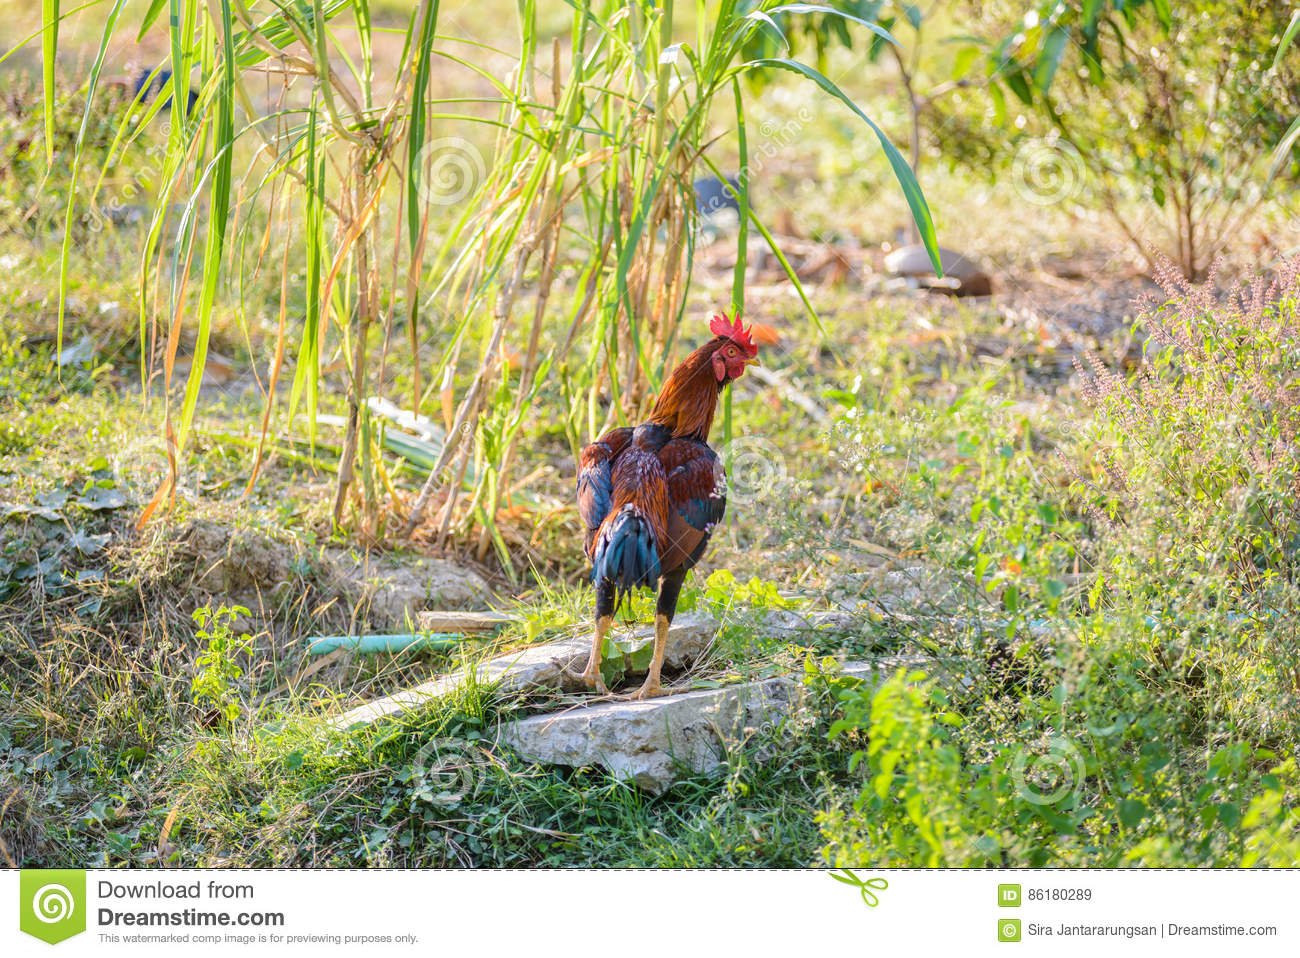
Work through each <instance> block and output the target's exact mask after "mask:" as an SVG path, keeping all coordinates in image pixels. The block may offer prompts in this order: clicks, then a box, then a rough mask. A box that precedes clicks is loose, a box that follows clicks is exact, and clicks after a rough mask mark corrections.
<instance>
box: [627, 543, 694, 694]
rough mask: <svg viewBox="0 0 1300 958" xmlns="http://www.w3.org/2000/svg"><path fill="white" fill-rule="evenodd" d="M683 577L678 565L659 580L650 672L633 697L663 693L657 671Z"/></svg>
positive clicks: (661, 661)
mask: <svg viewBox="0 0 1300 958" xmlns="http://www.w3.org/2000/svg"><path fill="white" fill-rule="evenodd" d="M685 579H686V567H685V566H678V567H677V568H676V569H674V570H673V571H672V572H669V573H667V574H665V575H664V577H663V578H662V579H660V580H659V600H658V601H657V602H656V603H655V650H654V657H653V658H651V660H650V673H649V674H648V675H647V676H646V677H645V684H644V685H642V686H641V688H640V690H639V691H637V692H636V694H634V695H633V696H632V698H634V699H648V698H652V697H653V696H656V695H664V694H665V692H664V689H663V686H662V685H660V684H659V671H660V669H662V668H663V665H664V647H665V646H666V645H667V644H668V626H670V625H672V622H673V616H674V615H675V614H676V612H677V597H678V596H679V595H681V591H682V582H684V581H685Z"/></svg>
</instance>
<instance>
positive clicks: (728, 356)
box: [709, 313, 759, 383]
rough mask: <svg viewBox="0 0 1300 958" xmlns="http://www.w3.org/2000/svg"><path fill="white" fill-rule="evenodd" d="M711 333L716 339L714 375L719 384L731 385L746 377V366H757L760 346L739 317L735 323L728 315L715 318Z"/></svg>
mask: <svg viewBox="0 0 1300 958" xmlns="http://www.w3.org/2000/svg"><path fill="white" fill-rule="evenodd" d="M709 331H710V332H712V333H713V335H714V336H715V337H716V338H715V339H714V340H713V346H714V349H713V358H712V362H713V374H714V375H715V376H717V377H718V382H719V383H729V382H732V381H733V380H736V379H739V378H740V377H741V376H742V375H744V372H745V367H746V366H757V365H759V362H758V346H757V345H755V343H754V340H753V339H752V338H751V337H750V335H749V330H748V329H746V328H745V327H744V326H742V325H741V323H740V317H739V316H737V317H736V319H735V320H734V321H732V320H730V319H728V318H727V314H726V313H720V314H719V315H717V316H714V317H713V321H712V322H710V323H709Z"/></svg>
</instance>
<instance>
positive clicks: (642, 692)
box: [632, 679, 668, 701]
mask: <svg viewBox="0 0 1300 958" xmlns="http://www.w3.org/2000/svg"><path fill="white" fill-rule="evenodd" d="M667 694H668V690H667V689H666V688H664V687H663V686H662V685H660V684H659V680H658V679H655V680H653V681H651V680H650V679H646V681H645V685H643V686H641V687H640V688H639V689H637V690H636V691H635V692H633V693H632V698H633V700H635V701H641V700H643V699H652V698H655V697H657V696H660V695H667Z"/></svg>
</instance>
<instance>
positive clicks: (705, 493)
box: [578, 313, 759, 699]
mask: <svg viewBox="0 0 1300 958" xmlns="http://www.w3.org/2000/svg"><path fill="white" fill-rule="evenodd" d="M709 331H710V332H712V333H713V334H714V335H713V339H711V340H709V341H708V342H707V343H705V344H704V345H703V346H701V347H700V348H699V349H697V350H695V352H693V353H691V354H690V355H689V356H687V357H686V360H685V361H684V362H683V363H682V364H681V365H680V366H678V367H677V368H676V369H674V370H673V372H672V374H671V375H670V376H669V377H668V381H667V382H665V383H664V387H663V390H662V391H661V392H660V393H659V399H658V401H656V402H655V406H654V409H653V411H652V412H651V413H650V418H649V419H648V420H646V421H645V422H644V423H642V424H641V425H639V426H636V427H632V426H625V427H623V428H621V429H612V430H610V431H609V432H607V433H605V435H603V436H601V437H600V438H599V439H597V440H596V441H595V442H593V443H592V444H591V445H589V446H587V447H586V448H584V449H583V450H582V455H581V456H579V457H578V512H579V513H580V514H581V515H582V520H583V522H584V524H585V525H586V540H585V543H584V551H585V552H586V553H587V557H588V558H589V559H591V567H592V568H591V578H592V582H593V583H594V584H595V586H596V633H595V636H594V637H593V639H592V643H591V655H590V657H589V658H588V659H587V668H586V670H585V671H584V672H583V673H582V680H583V682H584V683H585V684H586V685H587V687H588V688H591V689H595V690H596V691H597V692H600V693H602V694H603V693H604V692H605V691H606V689H605V683H604V681H603V680H602V678H601V674H600V654H601V645H602V643H603V642H604V640H605V635H606V633H608V632H609V629H610V625H611V624H612V623H613V620H614V610H615V608H616V607H617V606H618V605H619V603H620V602H621V601H622V599H623V597H624V596H626V595H627V594H628V593H629V592H631V591H632V590H633V589H637V588H644V589H654V588H656V587H657V588H658V593H659V594H658V600H657V601H656V603H655V642H654V653H653V656H652V658H651V660H650V672H649V674H648V675H647V676H646V680H645V684H644V685H642V686H641V688H640V690H639V691H637V692H636V693H635V694H634V695H633V696H632V697H633V698H636V699H645V698H650V697H651V696H655V695H663V694H664V689H663V687H662V685H661V684H660V677H659V672H660V669H661V668H662V667H663V659H664V645H665V643H666V641H667V639H668V626H669V625H670V624H671V622H672V620H673V614H674V613H675V612H676V611H677V597H678V595H679V594H680V592H681V589H682V582H683V581H684V580H685V579H686V573H687V572H688V571H689V570H690V569H691V567H693V566H694V565H695V563H697V562H699V561H700V556H702V555H703V554H704V550H705V548H706V547H707V546H708V544H709V537H710V536H711V535H712V532H713V527H714V526H715V525H717V524H718V523H719V522H720V521H721V520H722V515H723V512H724V511H725V510H726V507H727V476H726V471H725V470H724V469H723V467H722V461H721V460H720V459H719V458H718V455H717V453H715V452H714V451H713V450H712V449H710V448H709V445H708V438H709V428H710V427H711V426H712V425H713V414H714V413H715V412H716V411H717V408H718V395H719V394H720V393H721V392H722V390H723V389H724V388H726V386H727V385H728V384H729V383H732V382H735V381H736V380H737V379H739V378H740V377H741V376H742V375H743V374H744V372H745V367H746V366H757V365H759V362H758V347H757V346H756V345H755V344H754V340H753V339H752V338H751V336H750V330H747V329H745V327H744V326H742V325H741V322H740V319H739V317H737V318H736V320H735V321H734V322H732V321H731V320H729V319H728V318H727V316H726V314H725V313H723V314H722V315H720V316H714V317H713V320H712V322H710V324H709Z"/></svg>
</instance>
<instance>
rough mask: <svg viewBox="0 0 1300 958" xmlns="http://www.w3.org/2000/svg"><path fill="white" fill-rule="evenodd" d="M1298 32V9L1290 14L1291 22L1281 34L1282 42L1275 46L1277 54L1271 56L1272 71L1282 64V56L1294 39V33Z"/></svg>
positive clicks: (1299, 24)
mask: <svg viewBox="0 0 1300 958" xmlns="http://www.w3.org/2000/svg"><path fill="white" fill-rule="evenodd" d="M1297 31H1300V9H1297V10H1296V11H1295V13H1293V14H1291V22H1290V23H1288V24H1287V25H1286V32H1285V33H1284V34H1282V42H1281V43H1279V44H1278V45H1277V53H1275V54H1274V55H1273V69H1274V70H1276V69H1277V65H1278V64H1279V63H1281V62H1282V56H1283V54H1285V53H1286V51H1287V50H1288V49H1290V47H1291V41H1292V40H1294V39H1295V35H1296V32H1297Z"/></svg>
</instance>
